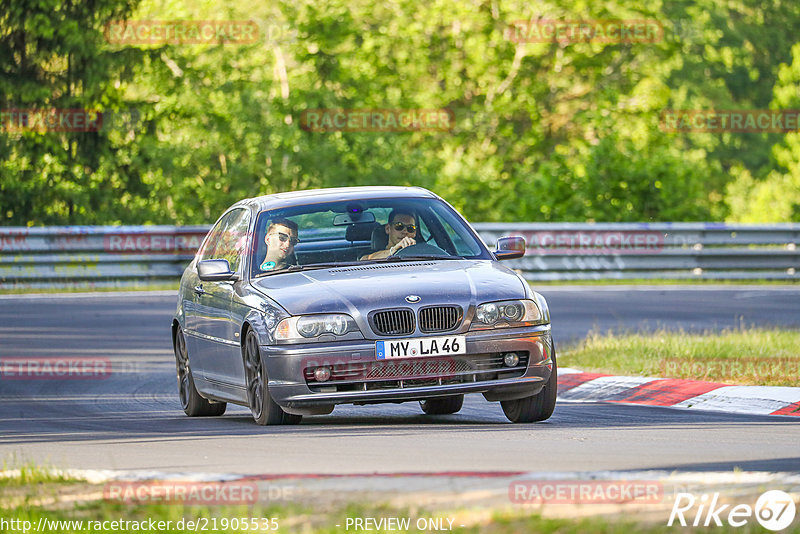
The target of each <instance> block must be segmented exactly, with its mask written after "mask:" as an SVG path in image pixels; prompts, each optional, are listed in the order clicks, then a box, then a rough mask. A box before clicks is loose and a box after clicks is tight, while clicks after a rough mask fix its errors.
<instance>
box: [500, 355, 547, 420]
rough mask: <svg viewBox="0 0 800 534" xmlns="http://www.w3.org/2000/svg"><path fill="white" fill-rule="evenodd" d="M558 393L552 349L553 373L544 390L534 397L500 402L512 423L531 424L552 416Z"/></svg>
mask: <svg viewBox="0 0 800 534" xmlns="http://www.w3.org/2000/svg"><path fill="white" fill-rule="evenodd" d="M557 393H558V366H557V364H556V351H555V348H553V371H552V372H551V373H550V378H548V379H547V383H546V384H545V385H544V388H543V389H542V390H541V391H540V392H539V393H537V394H536V395H533V396H530V397H525V398H523V399H516V400H510V401H500V405H501V406H502V407H503V413H505V414H506V417H508V420H509V421H511V422H512V423H533V422H536V421H544V420H546V419H548V418H549V417H550V416H551V415H553V410H554V409H555V407H556V394H557Z"/></svg>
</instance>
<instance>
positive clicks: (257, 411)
mask: <svg viewBox="0 0 800 534" xmlns="http://www.w3.org/2000/svg"><path fill="white" fill-rule="evenodd" d="M242 356H243V358H244V374H245V379H246V380H247V403H248V405H249V406H250V413H252V414H253V419H254V420H255V422H256V423H257V424H259V425H296V424H298V423H300V421H301V420H302V419H303V416H302V415H294V414H289V413H286V412H284V411H283V409H281V407H280V406H279V405H278V403H276V402H275V401H274V400H272V397H271V396H270V394H269V385H268V384H269V378H268V377H267V368H266V366H265V365H264V361H263V359H262V358H261V350H260V349H259V348H258V336H257V335H256V333H255V332H254V331H253V330H248V331H247V336H245V343H244V354H243V355H242Z"/></svg>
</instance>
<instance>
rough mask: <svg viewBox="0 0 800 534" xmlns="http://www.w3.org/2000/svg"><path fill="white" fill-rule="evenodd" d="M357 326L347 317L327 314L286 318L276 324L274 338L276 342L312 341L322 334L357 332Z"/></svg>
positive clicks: (340, 314) (337, 334)
mask: <svg viewBox="0 0 800 534" xmlns="http://www.w3.org/2000/svg"><path fill="white" fill-rule="evenodd" d="M358 331H359V330H358V326H357V325H356V323H355V321H354V320H353V318H352V317H350V316H349V315H345V314H342V313H329V314H326V315H301V316H299V317H287V318H286V319H284V320H283V321H281V322H280V323H279V324H278V328H277V330H276V332H275V338H276V339H278V340H294V341H303V340H306V341H313V340H314V338H317V337H319V336H321V335H322V334H333V335H334V336H343V335H345V334H347V333H348V332H358Z"/></svg>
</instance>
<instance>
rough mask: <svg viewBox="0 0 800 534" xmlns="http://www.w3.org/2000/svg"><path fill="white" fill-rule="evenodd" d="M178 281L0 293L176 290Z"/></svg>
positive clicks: (4, 290) (14, 289)
mask: <svg viewBox="0 0 800 534" xmlns="http://www.w3.org/2000/svg"><path fill="white" fill-rule="evenodd" d="M178 285H179V284H178V282H165V283H153V284H137V285H131V286H126V285H119V286H101V287H90V286H87V285H77V286H72V287H37V288H33V287H10V288H0V295H30V294H46V295H50V294H54V293H101V292H103V293H105V292H109V291H175V292H177V291H178Z"/></svg>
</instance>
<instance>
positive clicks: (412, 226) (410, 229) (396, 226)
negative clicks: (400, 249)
mask: <svg viewBox="0 0 800 534" xmlns="http://www.w3.org/2000/svg"><path fill="white" fill-rule="evenodd" d="M392 226H394V229H395V230H397V231H398V232H402V231H403V228H405V229H406V230H408V233H409V234H416V233H417V225H416V224H403V223H401V222H396V223H394V224H393V225H392Z"/></svg>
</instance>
